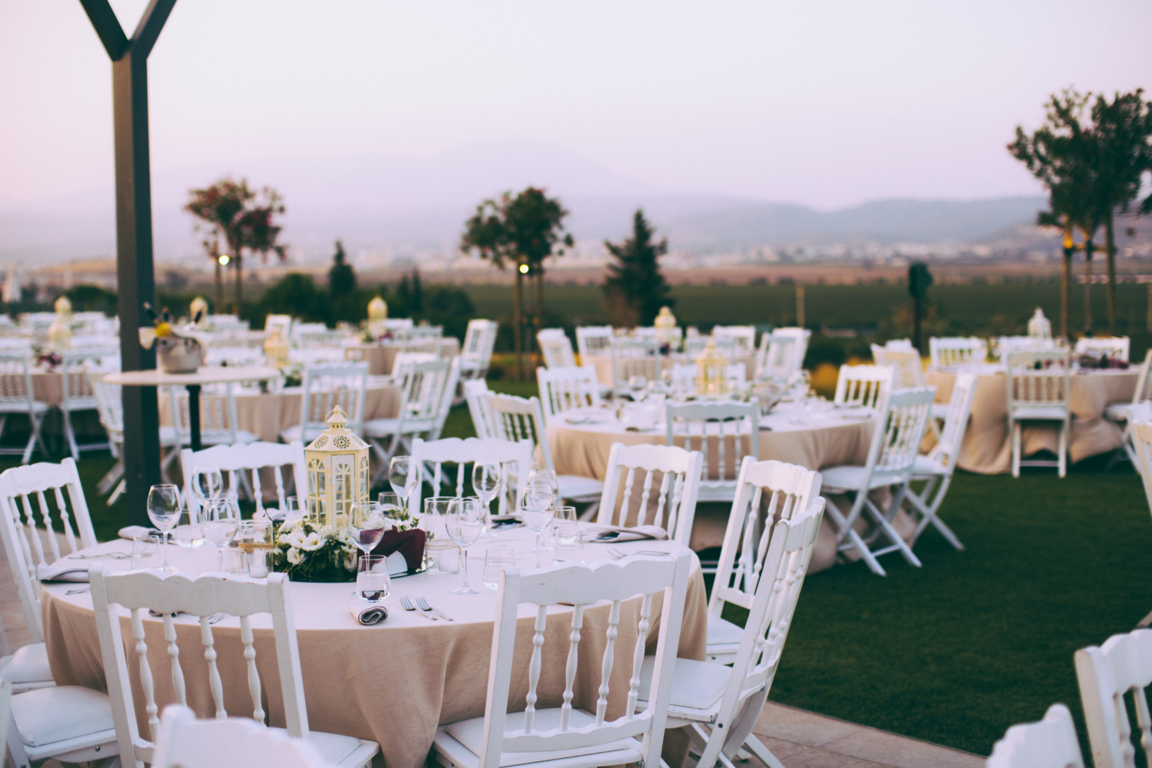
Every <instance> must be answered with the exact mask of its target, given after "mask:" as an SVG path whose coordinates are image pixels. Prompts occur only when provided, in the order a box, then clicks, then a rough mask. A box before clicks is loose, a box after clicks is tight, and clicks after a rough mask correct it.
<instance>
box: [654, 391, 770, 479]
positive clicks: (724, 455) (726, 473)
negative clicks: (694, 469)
mask: <svg viewBox="0 0 1152 768" xmlns="http://www.w3.org/2000/svg"><path fill="white" fill-rule="evenodd" d="M665 408H666V409H667V411H666V417H665V423H666V425H667V434H666V437H665V445H672V446H679V447H681V448H686V449H687V450H690V451H700V454H701V473H702V479H701V481H700V489H701V495H702V496H703V497H704V498H715V496H716V495H717V494H720V495H722V496H724V497H725V498H727V497H728V494H729V493H732V495H733V496H734V495H735V489H736V486H737V482H738V480H737V478H738V476H739V473H740V467H741V462H743V460H744V457H745V456H750V457H752V458H753V459H759V458H760V401H759V400H758V399H757V398H755V397H754V398H752V399H751V400H750V401H749V402H747V403H738V402H734V401H729V402H715V403H706V402H697V403H668V404H667V405H666V406H665Z"/></svg>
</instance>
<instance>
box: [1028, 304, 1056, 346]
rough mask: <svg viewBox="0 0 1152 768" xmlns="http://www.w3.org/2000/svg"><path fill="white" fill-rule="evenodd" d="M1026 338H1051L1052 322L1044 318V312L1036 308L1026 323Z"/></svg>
mask: <svg viewBox="0 0 1152 768" xmlns="http://www.w3.org/2000/svg"><path fill="white" fill-rule="evenodd" d="M1028 336H1029V338H1033V339H1050V338H1052V321H1051V320H1049V319H1048V318H1047V317H1045V316H1044V310H1042V309H1040V307H1036V311H1035V312H1033V313H1032V319H1031V320H1029V321H1028Z"/></svg>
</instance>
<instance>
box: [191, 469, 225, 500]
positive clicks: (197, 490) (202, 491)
mask: <svg viewBox="0 0 1152 768" xmlns="http://www.w3.org/2000/svg"><path fill="white" fill-rule="evenodd" d="M191 485H192V494H193V495H194V496H195V497H196V500H197V501H198V502H199V503H200V506H204V503H205V502H207V501H208V500H209V499H215V498H218V497H220V496H222V495H224V474H223V473H222V472H221V471H220V470H219V469H200V468H197V469H196V471H195V472H193V473H192V483H191Z"/></svg>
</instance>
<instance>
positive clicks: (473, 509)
mask: <svg viewBox="0 0 1152 768" xmlns="http://www.w3.org/2000/svg"><path fill="white" fill-rule="evenodd" d="M445 522H446V524H447V526H448V536H449V538H451V539H452V541H454V542H456V544H458V545H459V546H460V550H461V557H460V559H461V562H462V565H463V570H462V573H463V574H464V583H463V584H461V585H460V586H458V587H456V588H455V589H450V590H448V591H449V592H450V593H451V594H453V595H476V594H479V593H478V592H477V591H476V590H475V589H472V587H470V586H468V548H469V547H470V546H472V545H473V544H475V543H476V539H478V538H480V534H481V533H483V532H484V512H483V510H482V508H481V506H480V500H479V499H477V498H474V497H466V498H463V499H453V500H452V501H451V502H449V503H448V516H447V518H446V520H445Z"/></svg>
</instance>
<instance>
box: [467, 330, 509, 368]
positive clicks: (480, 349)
mask: <svg viewBox="0 0 1152 768" xmlns="http://www.w3.org/2000/svg"><path fill="white" fill-rule="evenodd" d="M499 328H500V324H499V323H497V322H496V321H495V320H481V319H479V318H474V319H472V320H469V321H468V329H467V330H466V331H465V332H464V344H463V345H461V347H460V357H462V358H464V359H465V360H468V361H470V362H472V363H474V364H475V365H477V366H478V367H479V368H480V369H481V370H483V369H486V368H487V367H488V364H489V363H490V362H491V361H492V350H493V349H495V347H496V333H497V331H498V330H499Z"/></svg>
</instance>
